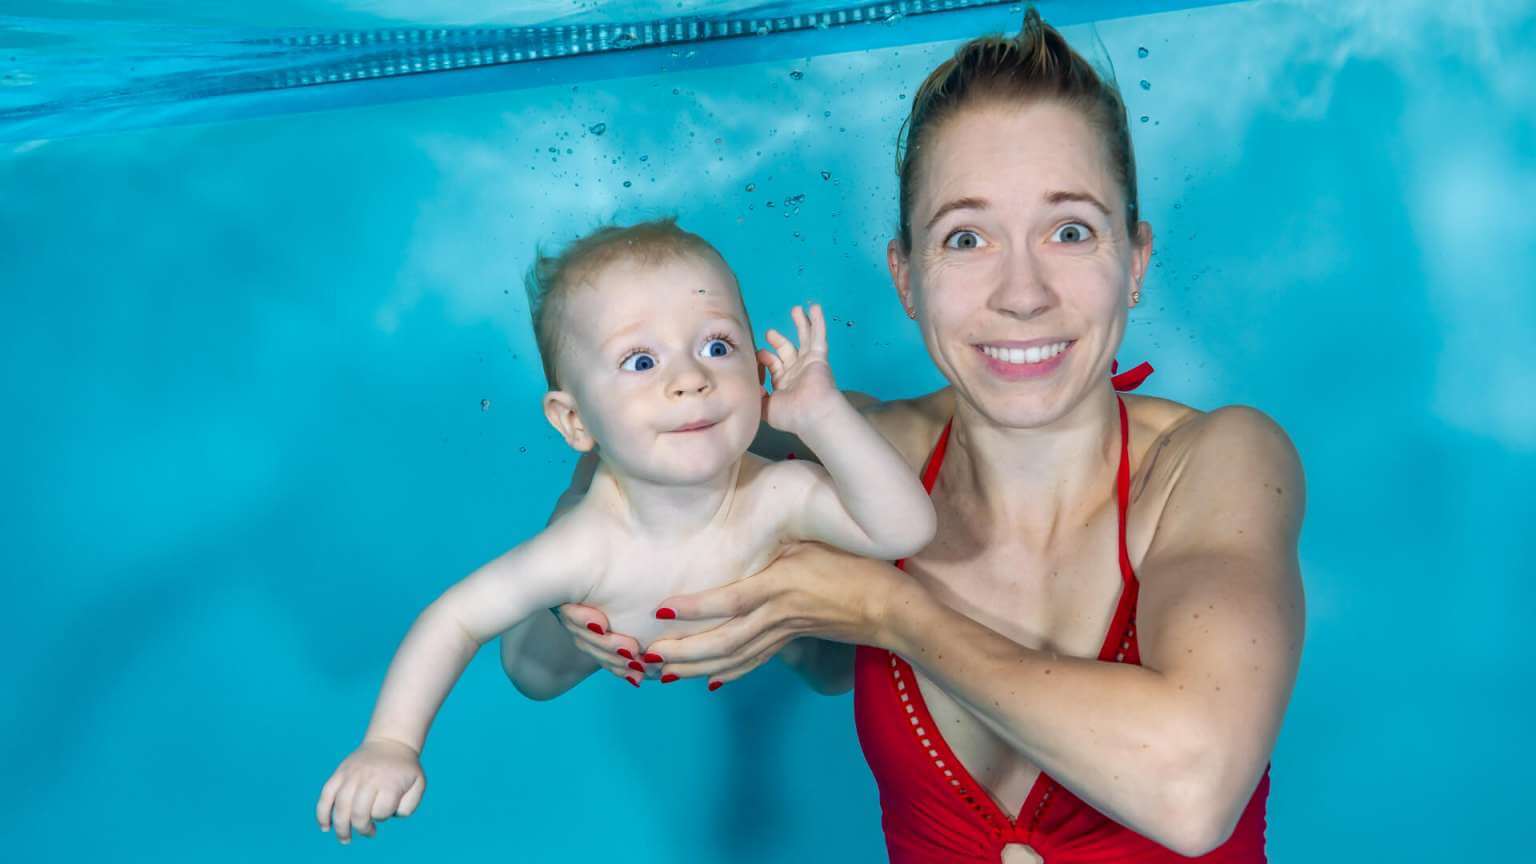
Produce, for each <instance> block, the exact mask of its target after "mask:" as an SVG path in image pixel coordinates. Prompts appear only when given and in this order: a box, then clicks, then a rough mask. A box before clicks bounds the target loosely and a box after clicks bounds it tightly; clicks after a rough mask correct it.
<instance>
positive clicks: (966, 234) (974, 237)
mask: <svg viewBox="0 0 1536 864" xmlns="http://www.w3.org/2000/svg"><path fill="white" fill-rule="evenodd" d="M944 246H945V248H948V249H977V248H980V246H981V235H980V234H977V233H976V232H975V231H972V230H970V229H969V228H961V229H960V230H959V231H956V232H955V233H953V234H951V235H949V236H948V237H945V238H944Z"/></svg>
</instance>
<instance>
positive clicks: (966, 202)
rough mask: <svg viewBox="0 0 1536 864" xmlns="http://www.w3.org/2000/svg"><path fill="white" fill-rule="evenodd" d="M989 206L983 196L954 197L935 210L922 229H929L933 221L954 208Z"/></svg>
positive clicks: (935, 221) (982, 207)
mask: <svg viewBox="0 0 1536 864" xmlns="http://www.w3.org/2000/svg"><path fill="white" fill-rule="evenodd" d="M991 206H992V205H991V204H990V203H988V202H987V200H986V199H985V198H956V199H955V200H953V201H948V202H945V203H944V204H943V205H941V206H940V207H939V209H937V210H935V211H934V212H933V218H931V219H929V220H928V224H927V225H924V226H923V230H924V231H928V230H931V229H932V228H933V226H934V224H935V223H937V222H938V221H939V220H940V219H943V218H944V216H945V215H947V214H949V213H951V212H953V211H955V210H985V209H987V208H988V207H991Z"/></svg>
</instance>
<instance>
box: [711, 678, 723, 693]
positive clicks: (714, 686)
mask: <svg viewBox="0 0 1536 864" xmlns="http://www.w3.org/2000/svg"><path fill="white" fill-rule="evenodd" d="M724 683H725V682H724V681H711V682H709V692H711V693H713V692H715V691H716V690H719V689H720V685H722V684H724Z"/></svg>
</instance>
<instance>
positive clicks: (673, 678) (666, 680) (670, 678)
mask: <svg viewBox="0 0 1536 864" xmlns="http://www.w3.org/2000/svg"><path fill="white" fill-rule="evenodd" d="M676 680H677V676H676V675H673V674H672V673H671V672H668V673H667V674H665V675H663V676H661V683H663V684H671V683H672V682H673V681H676Z"/></svg>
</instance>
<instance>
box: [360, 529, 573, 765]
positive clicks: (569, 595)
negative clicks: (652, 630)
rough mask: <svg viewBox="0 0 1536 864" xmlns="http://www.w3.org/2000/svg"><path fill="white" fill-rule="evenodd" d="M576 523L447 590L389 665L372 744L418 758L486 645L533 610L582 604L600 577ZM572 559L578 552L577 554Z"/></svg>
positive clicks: (547, 534)
mask: <svg viewBox="0 0 1536 864" xmlns="http://www.w3.org/2000/svg"><path fill="white" fill-rule="evenodd" d="M581 533H583V532H581V530H580V528H579V526H577V525H575V524H573V523H572V520H562V521H561V522H558V523H556V524H555V525H551V526H550V527H548V528H546V529H544V530H543V531H542V532H540V533H539V534H537V535H536V536H534V537H533V538H532V539H530V540H529V541H528V542H526V543H523V544H521V545H519V546H517V547H516V548H514V549H512V550H511V551H509V552H507V553H506V554H504V555H502V556H501V557H499V558H497V559H496V560H494V561H492V562H490V563H489V564H486V565H485V566H483V567H481V568H480V569H478V570H476V571H475V572H474V573H471V574H470V575H469V576H468V577H466V578H465V579H464V580H463V581H461V582H459V583H458V584H456V585H454V586H453V587H452V588H449V589H448V590H447V591H446V592H444V594H443V596H441V597H439V598H438V599H437V600H436V601H435V602H433V603H432V605H431V606H428V607H427V609H426V611H424V612H422V613H421V615H420V616H419V617H418V618H417V619H416V623H415V624H414V625H412V627H411V630H410V632H409V633H407V634H406V636H405V641H404V642H403V643H401V645H400V649H399V650H398V651H397V652H396V653H395V659H394V661H393V662H392V663H391V664H390V667H389V673H388V675H387V676H386V677H385V679H384V687H383V689H382V691H381V692H380V693H379V701H378V705H377V706H376V707H375V708H374V713H373V720H372V722H370V723H369V725H368V733H367V736H366V737H367V738H370V739H372V738H387V739H390V740H393V741H399V742H400V743H403V744H406V745H407V746H410V747H412V748H413V749H415V750H417V751H418V752H419V751H420V750H421V746H422V744H423V743H424V742H425V740H426V737H427V727H428V725H429V724H430V723H431V722H432V718H433V717H434V716H435V715H436V714H437V710H438V708H439V707H441V706H442V703H443V700H444V699H445V698H446V697H447V695H448V691H449V689H450V688H452V686H453V684H454V682H455V681H457V680H458V678H459V675H461V674H462V673H463V672H464V667H465V666H467V665H468V664H469V661H470V659H471V658H472V657H474V655H475V652H476V651H477V650H478V649H479V648H480V646H481V645H484V644H485V643H486V642H487V641H489V640H491V639H493V638H495V637H496V636H497V635H498V634H500V633H502V632H503V631H505V630H506V629H507V628H509V627H511V626H512V625H513V624H516V623H517V622H519V621H521V620H523V619H524V618H525V617H527V616H528V615H529V614H530V613H532V612H533V611H535V610H540V609H548V608H549V607H551V606H555V605H558V604H560V603H565V602H569V601H572V600H579V599H581V598H582V597H584V596H585V594H586V586H587V585H588V584H589V583H590V582H591V580H592V579H593V578H594V577H595V576H596V575H597V574H596V573H595V569H596V568H595V567H583V566H581V565H583V564H586V561H585V560H584V559H586V558H587V557H588V556H586V555H582V554H580V553H574V550H580V549H585V548H591V547H592V545H593V543H594V538H592V537H581V536H577V535H580V534H581ZM573 553H574V554H573Z"/></svg>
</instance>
